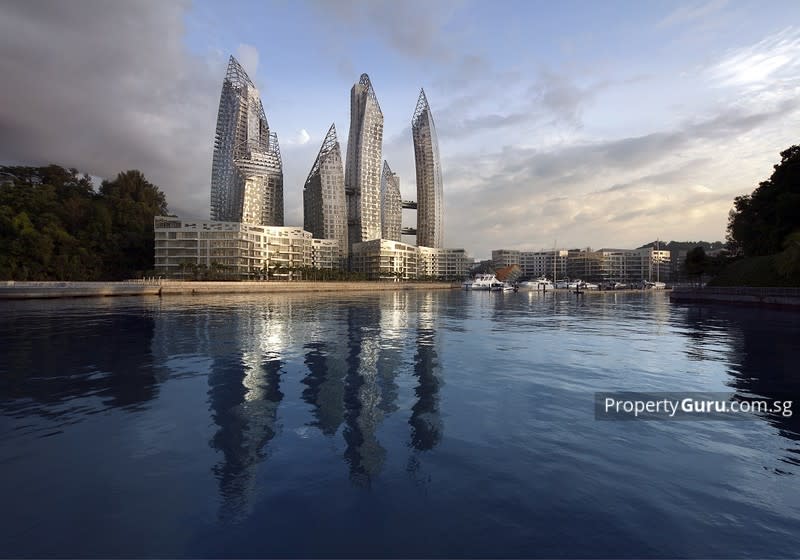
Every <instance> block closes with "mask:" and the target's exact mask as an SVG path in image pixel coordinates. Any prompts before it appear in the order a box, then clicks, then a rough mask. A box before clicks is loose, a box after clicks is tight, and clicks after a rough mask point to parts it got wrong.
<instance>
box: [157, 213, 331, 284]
mask: <svg viewBox="0 0 800 560" xmlns="http://www.w3.org/2000/svg"><path fill="white" fill-rule="evenodd" d="M154 230H155V269H156V272H157V273H158V274H160V275H163V276H165V277H170V278H191V277H193V276H194V274H195V271H196V270H197V269H198V268H202V269H206V270H216V271H220V272H222V273H224V274H225V276H227V277H235V278H242V279H245V278H253V277H256V276H258V275H259V274H261V273H263V272H264V271H270V272H271V273H272V275H273V276H274V277H289V276H290V275H291V274H294V272H293V269H294V270H295V271H296V270H297V269H300V268H303V267H311V266H312V265H313V258H314V247H313V240H312V239H311V233H309V232H307V231H304V230H303V229H302V228H300V227H282V226H261V225H256V224H247V223H241V222H217V221H209V220H183V219H181V218H173V217H167V216H156V218H155V219H154ZM319 241H324V242H330V243H320V244H318V246H319V251H318V252H319V255H318V262H320V263H321V264H322V263H333V262H334V261H335V260H336V259H334V257H333V254H334V252H333V249H332V243H336V245H337V246H338V241H336V240H319ZM339 262H341V261H340V260H338V262H337V266H338V263H339Z"/></svg>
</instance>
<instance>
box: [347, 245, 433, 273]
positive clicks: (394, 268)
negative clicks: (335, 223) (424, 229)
mask: <svg viewBox="0 0 800 560" xmlns="http://www.w3.org/2000/svg"><path fill="white" fill-rule="evenodd" d="M351 258H352V263H353V272H360V273H362V274H365V275H366V277H367V279H368V280H390V281H400V280H415V279H416V278H417V276H418V266H419V251H418V250H417V247H415V246H414V245H408V244H406V243H400V242H399V241H390V240H388V239H372V240H370V241H364V242H362V243H356V244H354V245H353V247H352V253H351Z"/></svg>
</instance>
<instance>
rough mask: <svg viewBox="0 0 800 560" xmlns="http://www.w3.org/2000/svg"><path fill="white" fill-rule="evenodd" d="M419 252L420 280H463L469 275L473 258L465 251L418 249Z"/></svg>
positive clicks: (433, 248) (418, 272)
mask: <svg viewBox="0 0 800 560" xmlns="http://www.w3.org/2000/svg"><path fill="white" fill-rule="evenodd" d="M417 250H418V252H419V260H418V263H419V268H418V270H417V275H418V277H419V278H436V279H439V280H462V279H463V278H465V277H466V276H467V275H468V274H469V269H470V268H471V267H472V264H473V263H472V257H470V256H469V255H467V252H466V251H465V250H464V249H438V248H435V247H417Z"/></svg>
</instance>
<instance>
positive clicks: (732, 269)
mask: <svg viewBox="0 0 800 560" xmlns="http://www.w3.org/2000/svg"><path fill="white" fill-rule="evenodd" d="M708 285H709V286H752V287H759V288H775V287H797V286H800V275H798V274H794V275H793V276H786V275H785V274H783V273H781V272H780V271H779V255H766V256H761V257H746V258H743V259H740V260H738V261H735V262H733V263H731V264H729V265H728V266H726V267H725V268H724V269H723V270H722V271H721V272H720V273H719V275H717V276H716V277H715V278H713V279H712V280H711V281H709V282H708Z"/></svg>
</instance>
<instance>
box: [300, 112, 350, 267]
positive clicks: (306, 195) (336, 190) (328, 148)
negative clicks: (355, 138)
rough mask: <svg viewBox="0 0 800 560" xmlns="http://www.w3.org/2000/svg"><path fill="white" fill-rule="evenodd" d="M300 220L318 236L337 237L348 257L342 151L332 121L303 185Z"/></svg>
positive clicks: (321, 237)
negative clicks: (301, 217) (301, 216)
mask: <svg viewBox="0 0 800 560" xmlns="http://www.w3.org/2000/svg"><path fill="white" fill-rule="evenodd" d="M303 224H304V226H303V227H304V229H305V230H306V231H310V232H311V234H312V235H313V236H314V237H316V238H318V239H336V240H338V241H339V247H340V249H341V251H342V253H341V254H342V257H344V258H346V257H347V254H348V252H347V202H346V200H345V194H344V171H343V170H342V153H341V151H340V149H339V140H338V139H337V138H336V125H333V124H332V125H331V127H330V128H329V129H328V134H326V135H325V140H324V141H323V142H322V147H321V148H320V149H319V154H318V155H317V159H316V161H315V162H314V165H313V166H312V167H311V172H310V173H309V174H308V178H307V179H306V184H305V186H304V187H303Z"/></svg>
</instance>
